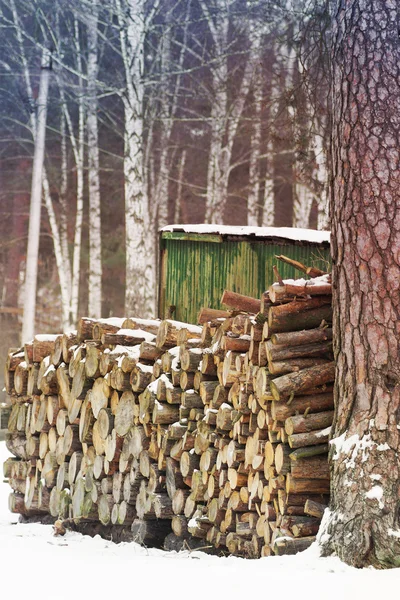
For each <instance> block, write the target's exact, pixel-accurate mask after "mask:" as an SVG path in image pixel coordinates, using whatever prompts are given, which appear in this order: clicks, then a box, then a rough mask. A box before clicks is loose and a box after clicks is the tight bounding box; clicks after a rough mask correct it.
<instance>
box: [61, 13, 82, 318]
mask: <svg viewBox="0 0 400 600" xmlns="http://www.w3.org/2000/svg"><path fill="white" fill-rule="evenodd" d="M74 43H75V52H76V64H77V71H78V73H79V76H78V86H79V97H78V140H76V138H75V135H74V130H73V126H72V122H71V119H70V118H69V120H68V118H67V123H69V133H70V140H71V145H72V149H73V152H74V157H75V164H76V217H75V236H74V250H73V258H72V283H71V319H72V322H73V323H76V322H77V320H78V305H79V278H80V272H81V270H80V265H81V247H82V222H83V191H84V187H83V186H84V160H85V105H84V98H83V75H82V74H83V65H82V52H81V43H80V37H79V22H78V20H77V19H76V18H75V19H74ZM65 107H66V105H65ZM67 115H68V113H67Z"/></svg>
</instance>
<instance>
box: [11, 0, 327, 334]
mask: <svg viewBox="0 0 400 600" xmlns="http://www.w3.org/2000/svg"><path fill="white" fill-rule="evenodd" d="M0 19H1V32H2V33H1V35H2V53H1V61H0V62H1V64H0V72H1V82H2V83H1V87H0V110H1V121H0V123H1V125H0V126H1V131H0V149H1V154H0V161H1V162H0V166H1V169H0V178H1V186H0V194H1V205H0V206H1V214H2V218H1V225H0V227H1V239H2V243H1V261H0V265H1V267H0V268H1V271H0V282H1V306H2V307H4V308H5V309H7V310H6V312H7V311H8V312H7V315H9V314H10V313H11V314H14V313H16V312H18V310H20V308H21V302H22V300H21V295H22V293H23V288H24V278H25V264H26V247H27V233H28V221H29V203H30V190H31V180H32V163H33V155H34V151H35V146H36V145H37V144H38V139H39V129H40V125H39V119H42V117H43V113H46V108H47V115H46V114H45V118H46V116H47V121H46V124H45V130H44V136H45V142H44V167H43V173H42V205H43V206H42V213H41V223H40V232H41V233H40V245H39V264H38V307H37V323H38V326H39V327H40V329H41V330H42V331H47V330H57V329H62V328H64V329H65V328H66V327H68V326H70V325H72V324H74V323H76V321H77V318H78V317H79V316H81V315H83V314H85V315H88V316H103V317H108V316H113V315H118V314H125V315H130V314H133V313H140V314H141V315H146V314H147V315H151V314H154V313H155V302H156V298H155V295H154V290H155V289H156V286H155V280H156V271H157V261H158V254H157V252H158V251H157V244H158V230H159V228H161V227H163V226H165V225H167V224H170V223H178V222H181V223H224V224H229V225H266V226H269V225H271V226H294V227H312V228H318V229H326V228H327V212H328V210H327V188H326V186H327V155H326V147H327V139H328V137H329V132H328V119H327V110H326V104H327V97H328V77H327V73H326V69H327V65H326V53H325V51H324V47H325V41H326V40H325V27H326V25H327V23H328V17H327V6H326V3H325V2H311V1H309V0H285V1H283V0H282V1H280V2H273V1H271V0H250V1H247V2H246V1H244V0H184V1H182V0H163V1H161V0H149V1H147V2H144V1H143V0H103V1H101V2H100V1H99V0H56V1H52V2H49V1H46V0H34V1H31V0H29V1H27V0H2V2H1V7H0ZM44 74H45V76H44V77H43V75H44ZM41 77H42V78H43V80H44V81H45V82H46V84H45V85H44V86H43V88H45V87H46V86H47V94H46V97H45V99H43V97H42V98H40V97H39V90H40V85H41ZM43 108H44V109H45V110H44V111H43ZM14 324H15V321H14Z"/></svg>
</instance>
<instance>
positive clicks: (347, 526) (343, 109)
mask: <svg viewBox="0 0 400 600" xmlns="http://www.w3.org/2000/svg"><path fill="white" fill-rule="evenodd" d="M398 48H399V40H398V24H397V21H396V5H395V3H393V2H387V1H385V0H376V1H375V2H371V3H365V2H361V0H352V1H349V0H348V1H346V2H344V1H340V2H339V3H338V4H337V12H336V14H335V20H334V31H333V48H332V59H333V88H332V93H333V132H332V135H333V138H332V139H333V142H332V158H333V161H332V162H333V183H334V185H333V190H332V196H333V210H332V227H333V260H334V271H333V275H334V306H335V309H334V339H335V344H336V357H337V370H336V389H335V394H336V402H335V405H336V414H335V420H334V425H333V438H334V439H333V440H332V451H331V465H332V468H331V471H332V499H331V506H330V514H329V515H328V517H327V518H326V519H325V523H324V528H323V531H322V535H321V538H320V539H321V542H322V544H323V552H324V554H331V553H333V552H335V553H336V554H337V555H338V556H339V557H340V558H341V559H342V560H344V561H345V562H347V563H348V564H350V565H354V566H356V567H365V566H368V565H373V566H375V567H378V568H385V567H398V566H400V523H399V494H400V487H399V481H400V463H399V456H398V451H399V430H398V425H397V424H398V411H399V403H400V381H399V372H400V359H399V356H400V352H399V350H400V347H399V322H400V314H399V313H400V297H399V281H400V267H399V255H398V252H399V251H398V249H399V247H400V233H399V225H398V223H399V219H400V208H399V207H400V197H399V190H400V170H399V161H400V157H399V148H400V139H399V130H398V122H399V119H400V110H399V107H398V104H396V102H395V101H394V97H395V96H394V95H397V92H398V81H399V69H400V67H399V64H400V63H399V51H398Z"/></svg>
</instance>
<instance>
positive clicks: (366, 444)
mask: <svg viewBox="0 0 400 600" xmlns="http://www.w3.org/2000/svg"><path fill="white" fill-rule="evenodd" d="M370 426H373V423H372V425H371V422H370ZM330 444H333V445H334V446H335V455H334V457H333V460H338V459H339V458H340V457H341V455H343V454H344V455H348V454H350V451H351V450H352V453H351V456H349V457H347V458H345V459H344V463H345V465H346V467H347V468H348V469H350V468H351V469H352V468H354V467H355V459H356V457H357V454H358V452H362V456H361V461H362V462H366V461H367V460H368V458H369V450H370V449H371V448H372V447H373V446H376V448H377V450H379V451H381V452H384V451H385V450H390V446H389V445H388V444H386V443H385V444H379V445H377V444H376V442H374V441H372V439H371V434H370V433H367V434H365V435H363V437H362V438H361V439H360V437H359V435H358V434H354V435H351V436H350V437H348V438H346V432H344V433H342V435H340V436H339V437H337V438H334V439H333V440H331V441H330Z"/></svg>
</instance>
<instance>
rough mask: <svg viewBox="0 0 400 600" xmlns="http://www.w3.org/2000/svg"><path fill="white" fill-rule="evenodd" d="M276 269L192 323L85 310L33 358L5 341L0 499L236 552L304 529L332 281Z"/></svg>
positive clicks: (323, 441)
mask: <svg viewBox="0 0 400 600" xmlns="http://www.w3.org/2000/svg"><path fill="white" fill-rule="evenodd" d="M281 259H282V260H283V259H284V257H283V258H282V257H281ZM297 267H298V268H300V270H303V272H305V271H304V269H306V267H304V266H303V265H299V264H297ZM306 270H307V269H306ZM310 281H311V284H310V285H307V283H308V282H310ZM282 283H283V284H284V289H283V290H280V291H279V293H278V292H277V290H276V286H271V287H270V288H269V290H268V291H267V292H265V293H264V294H263V297H262V298H261V300H259V299H254V298H249V297H247V296H241V295H239V294H236V293H234V292H229V294H228V293H227V291H225V293H224V297H226V296H229V306H230V310H229V311H226V313H225V316H224V317H220V311H217V316H216V318H215V320H212V316H210V318H209V320H207V321H205V322H204V323H203V325H202V326H198V325H193V324H190V323H182V322H179V321H174V320H164V321H159V320H141V319H136V318H129V319H126V320H122V319H115V320H112V322H111V321H110V320H98V321H96V320H93V319H87V318H84V319H82V320H81V322H80V323H79V326H78V332H80V333H79V335H78V343H75V344H73V342H75V341H76V336H75V337H74V336H72V337H68V335H69V334H64V335H62V336H57V337H56V338H55V339H54V340H53V341H49V340H47V341H46V344H47V345H46V347H45V348H46V356H42V358H41V360H40V362H35V361H34V360H33V359H32V358H30V357H32V356H33V354H32V353H31V352H30V350H29V347H28V346H29V345H28V346H27V347H25V348H24V349H23V350H24V351H23V352H22V351H20V352H19V353H18V352H17V353H15V352H11V353H10V355H9V358H8V361H7V374H8V375H7V378H6V379H7V391H8V393H9V395H10V397H11V401H12V411H11V415H10V419H9V424H8V428H9V435H8V440H7V445H8V448H9V450H10V451H11V452H12V454H13V455H14V458H11V459H9V460H8V461H7V462H6V464H5V477H6V478H7V479H8V481H9V483H10V486H11V488H12V492H11V495H10V499H9V507H10V510H11V511H12V512H13V513H20V514H22V515H25V516H26V517H35V518H38V519H42V518H43V517H46V516H47V517H48V516H49V515H50V516H51V517H52V518H53V519H58V520H59V521H60V523H58V524H57V531H59V532H63V531H64V529H65V528H68V527H69V528H73V529H78V530H80V531H84V532H88V533H91V534H92V535H93V534H96V533H100V534H101V535H104V536H111V537H112V539H114V540H136V541H140V542H141V543H143V544H145V545H146V546H155V547H160V546H165V547H166V548H169V549H177V548H181V547H204V546H207V547H211V548H212V549H213V551H215V552H222V553H225V554H227V553H229V554H232V555H236V556H243V557H248V558H258V557H260V556H269V555H270V554H273V553H274V554H278V555H280V554H288V553H289V554H291V553H296V552H299V551H301V550H303V549H305V548H307V547H308V546H309V545H310V544H312V542H313V541H314V540H315V536H316V534H317V531H318V527H319V524H320V521H321V517H322V514H323V512H324V509H325V507H326V506H327V503H328V500H329V469H328V463H327V453H328V438H329V432H330V426H331V424H332V420H333V392H332V384H333V380H334V372H335V365H334V362H333V356H332V329H331V321H332V307H331V286H330V280H329V277H325V276H324V277H322V278H317V279H308V280H301V281H300V282H299V281H298V280H294V281H293V282H290V283H288V282H281V283H280V287H282ZM321 286H323V288H324V290H323V292H324V293H323V294H322V295H321V294H319V293H318V290H319V287H321ZM304 287H306V293H305V294H302V295H301V299H300V301H299V298H298V296H299V288H301V289H303V288H304ZM292 288H293V289H292ZM277 293H278V295H279V299H278V301H277V302H275V301H274V299H273V298H274V296H275V295H276V294H277ZM255 311H257V312H255ZM207 314H208V315H212V311H211V312H210V311H209V309H207ZM91 336H92V337H91ZM60 340H61V342H60ZM67 342H68V343H69V344H71V345H69V346H68V343H67ZM57 344H58V345H60V344H61V347H63V348H64V349H65V352H62V353H61V354H60V353H59V352H56V351H55V350H56V345H57ZM43 348H44V346H42V345H40V347H39V348H37V350H41V351H42V350H43ZM17 380H18V385H15V383H14V382H15V381H17ZM378 487H379V486H378V484H377V483H376V482H375V485H373V483H372V485H371V489H375V491H376V490H377V488H378ZM371 494H372V492H371ZM374 494H375V492H374ZM376 497H377V496H376V494H375V495H374V498H376ZM377 499H378V501H379V498H377Z"/></svg>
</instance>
